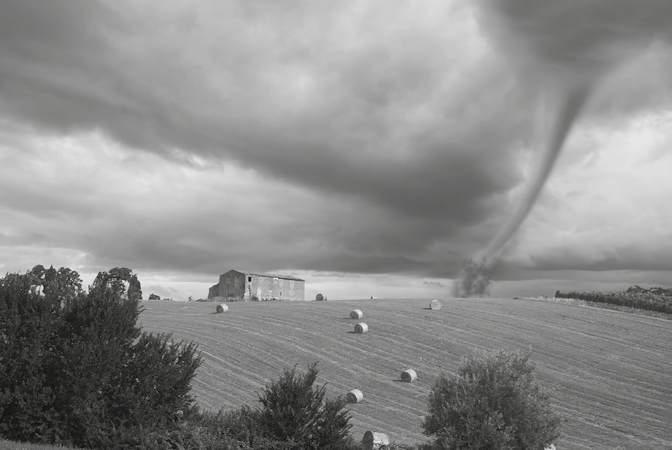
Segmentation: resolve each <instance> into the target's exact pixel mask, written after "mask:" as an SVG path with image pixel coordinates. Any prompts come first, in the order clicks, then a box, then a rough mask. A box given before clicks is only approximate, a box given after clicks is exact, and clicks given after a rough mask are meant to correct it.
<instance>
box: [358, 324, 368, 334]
mask: <svg viewBox="0 0 672 450" xmlns="http://www.w3.org/2000/svg"><path fill="white" fill-rule="evenodd" d="M367 331H369V326H368V325H367V324H365V323H364V322H359V323H358V324H357V325H355V333H357V334H362V333H366V332H367Z"/></svg>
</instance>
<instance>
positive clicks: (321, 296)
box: [315, 294, 327, 302]
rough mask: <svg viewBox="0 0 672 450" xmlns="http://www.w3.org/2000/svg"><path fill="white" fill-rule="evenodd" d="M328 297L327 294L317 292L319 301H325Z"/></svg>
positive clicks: (316, 297) (316, 298)
mask: <svg viewBox="0 0 672 450" xmlns="http://www.w3.org/2000/svg"><path fill="white" fill-rule="evenodd" d="M326 299H327V296H326V295H322V294H317V295H316V296H315V300H316V301H318V302H321V301H324V300H326Z"/></svg>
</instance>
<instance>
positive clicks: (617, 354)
mask: <svg viewBox="0 0 672 450" xmlns="http://www.w3.org/2000/svg"><path fill="white" fill-rule="evenodd" d="M442 304H443V307H442V309H441V310H438V311H431V310H429V308H428V306H429V302H428V301H424V300H422V301H420V300H362V301H329V302H268V303H243V302H241V303H231V304H229V307H230V310H229V312H227V313H223V314H215V313H214V311H215V309H214V308H215V305H214V304H211V303H196V302H191V303H182V302H145V303H143V305H144V307H145V311H144V312H143V313H142V314H141V316H140V322H141V324H142V326H143V328H144V329H145V330H146V331H153V332H172V333H173V336H174V338H175V339H177V340H182V339H185V340H188V341H191V340H193V341H196V342H197V343H198V344H199V346H200V347H199V348H200V350H201V351H202V353H203V357H204V364H203V366H202V367H201V368H200V369H199V371H198V372H197V376H196V379H195V380H194V382H193V383H192V386H193V389H194V394H195V396H196V398H197V401H198V403H199V405H200V406H201V407H202V408H205V409H212V410H218V409H220V408H224V409H230V408H237V407H240V406H241V405H243V404H248V405H251V406H255V405H257V404H258V402H257V393H258V392H259V390H260V389H261V387H262V386H264V385H265V384H266V383H269V382H270V381H271V380H272V379H275V378H277V377H278V376H279V375H280V374H281V373H282V370H283V369H285V368H291V367H293V366H294V365H296V364H298V365H299V370H303V369H305V367H306V364H308V363H311V362H314V361H319V362H320V363H319V365H318V368H319V369H320V375H319V377H318V383H320V384H322V383H325V382H326V383H327V395H328V396H334V395H345V394H346V393H347V392H348V391H350V390H352V389H360V390H361V391H362V392H363V393H364V400H363V401H362V402H361V403H359V404H356V405H355V404H353V405H350V406H349V409H350V411H351V414H352V417H353V420H352V421H351V423H352V424H353V429H352V432H353V436H354V438H355V439H357V440H359V439H361V438H362V436H363V434H364V432H366V431H368V430H370V431H379V432H384V433H386V434H388V436H390V439H391V440H393V441H396V442H398V443H402V444H415V443H418V442H421V441H424V440H425V439H426V437H425V436H423V435H422V430H421V426H420V421H421V420H422V418H423V416H424V414H425V413H426V410H427V397H428V394H429V389H430V388H431V385H432V383H433V382H434V380H435V379H436V377H437V376H438V375H439V374H440V373H441V372H448V373H452V372H454V371H455V369H456V368H457V366H458V364H459V361H460V358H461V356H463V355H465V354H467V353H470V352H471V351H473V350H474V349H477V348H479V349H487V350H492V349H498V348H503V347H508V348H511V349H519V348H520V349H524V348H531V349H532V358H531V360H532V361H533V362H534V363H536V365H537V371H536V373H537V377H538V379H539V381H540V382H541V383H542V384H543V385H544V386H546V387H548V388H550V389H551V392H552V403H553V405H554V406H555V407H556V409H557V411H558V412H559V413H560V414H561V416H562V417H563V419H564V423H563V437H562V438H561V439H560V440H559V442H557V443H556V446H557V447H558V448H559V449H562V448H566V449H570V448H571V449H579V450H581V449H585V450H588V449H618V448H621V449H632V450H638V449H642V450H643V449H653V448H669V447H671V446H672V438H671V437H670V434H669V431H668V429H667V427H668V423H669V419H670V415H669V404H670V403H671V402H672V384H671V383H670V375H669V374H670V373H672V351H671V350H670V347H669V343H670V342H672V328H671V327H670V326H669V321H668V320H666V319H661V318H657V317H649V316H643V315H638V314H627V313H624V312H621V311H612V310H607V309H597V308H586V307H582V306H579V305H576V304H568V303H560V302H558V303H555V302H540V301H532V300H524V299H519V300H513V299H448V300H442ZM355 308H358V309H361V310H362V311H363V313H364V317H363V318H362V319H359V320H353V319H350V318H349V313H350V311H352V310H353V309H355ZM361 321H363V322H365V323H367V324H368V325H369V332H368V333H365V334H355V333H354V331H353V329H354V325H355V324H356V323H358V322H361ZM408 368H413V369H415V370H416V372H417V373H418V379H417V380H416V381H415V382H414V383H402V382H400V381H399V377H400V374H401V371H403V370H404V369H408ZM0 450H2V449H1V448H0Z"/></svg>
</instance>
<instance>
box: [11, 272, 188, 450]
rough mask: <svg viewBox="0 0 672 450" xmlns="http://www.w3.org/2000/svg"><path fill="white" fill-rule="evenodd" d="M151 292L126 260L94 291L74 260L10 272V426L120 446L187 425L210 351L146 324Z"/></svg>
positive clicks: (16, 434) (33, 437) (49, 438)
mask: <svg viewBox="0 0 672 450" xmlns="http://www.w3.org/2000/svg"><path fill="white" fill-rule="evenodd" d="M141 296H142V291H141V290H140V282H139V281H138V280H137V277H136V276H135V275H134V274H133V272H132V271H131V270H129V269H126V268H116V269H112V270H111V271H110V272H109V273H108V272H101V273H100V274H99V275H98V277H97V278H96V280H95V281H94V283H93V285H92V286H91V288H90V290H89V292H88V293H85V292H84V291H83V290H82V289H81V281H80V279H79V275H78V274H77V272H74V271H71V270H69V269H60V270H58V271H56V270H55V269H53V268H50V269H48V270H45V269H44V268H43V267H42V266H36V267H35V268H34V269H33V270H31V271H29V272H28V273H27V274H25V275H21V274H8V275H7V276H5V277H3V278H0V436H2V437H4V438H7V439H12V440H19V441H30V442H41V443H58V444H65V445H72V446H76V447H86V448H115V449H118V448H131V447H134V446H139V447H141V444H142V442H141V441H142V439H143V436H145V435H147V434H148V433H150V432H153V431H157V432H159V431H160V432H167V431H174V430H177V429H178V428H179V426H180V424H181V423H183V422H184V419H185V417H184V412H185V411H186V412H188V411H190V410H191V407H192V403H193V399H192V397H191V396H190V394H189V391H190V382H191V379H192V378H193V376H194V373H195V370H196V369H197V368H198V366H199V365H200V363H201V359H200V357H199V356H198V355H197V354H196V347H195V345H193V344H189V345H182V344H181V343H180V344H174V343H173V342H172V341H171V340H170V338H169V336H168V335H158V336H156V335H152V334H146V333H143V332H142V331H141V329H140V328H139V327H138V326H137V325H136V322H137V318H138V315H139V314H140V311H141V308H140V306H139V301H140V298H141ZM136 444H137V445H136Z"/></svg>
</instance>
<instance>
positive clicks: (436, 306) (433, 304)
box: [429, 299, 441, 310]
mask: <svg viewBox="0 0 672 450" xmlns="http://www.w3.org/2000/svg"><path fill="white" fill-rule="evenodd" d="M429 309H433V310H438V309H441V302H440V301H438V300H437V299H434V300H432V301H431V302H429Z"/></svg>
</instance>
